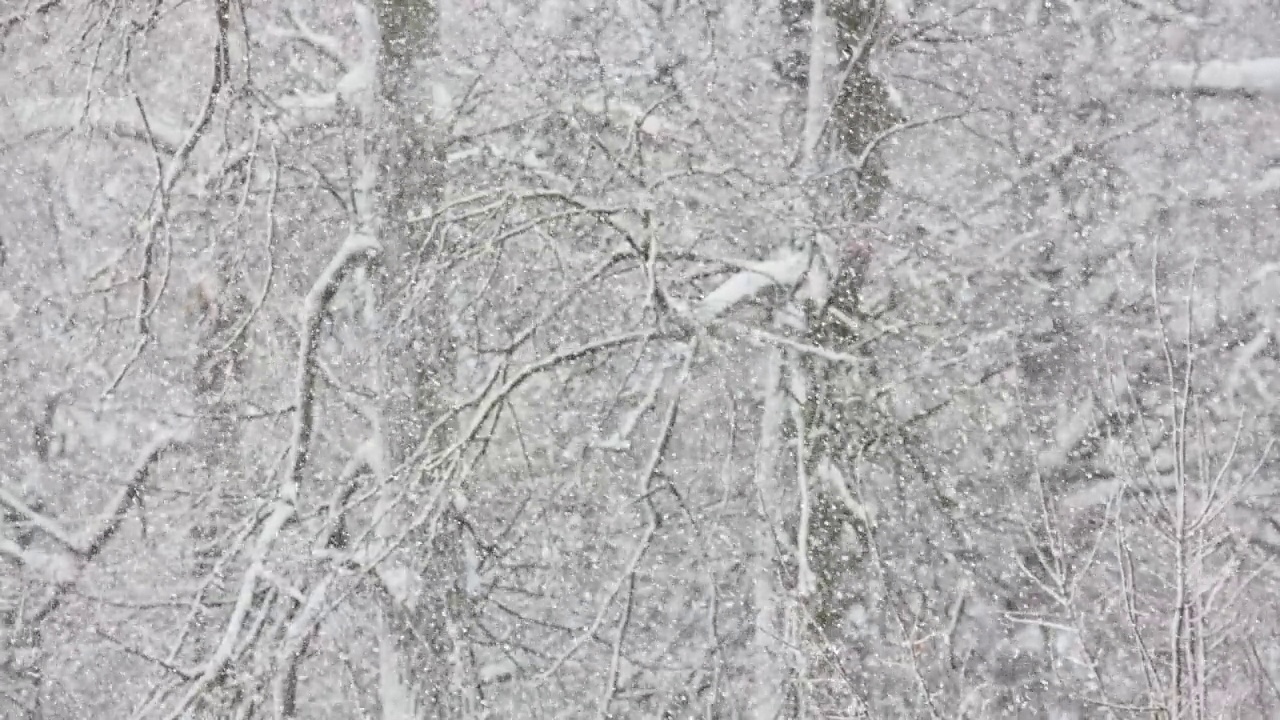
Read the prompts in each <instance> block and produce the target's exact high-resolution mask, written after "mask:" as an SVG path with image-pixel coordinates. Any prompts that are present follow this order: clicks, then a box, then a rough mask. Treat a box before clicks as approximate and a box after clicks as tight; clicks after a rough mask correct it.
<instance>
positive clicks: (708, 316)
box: [693, 250, 811, 322]
mask: <svg viewBox="0 0 1280 720" xmlns="http://www.w3.org/2000/svg"><path fill="white" fill-rule="evenodd" d="M810 262H811V258H810V256H809V254H808V253H805V252H802V251H799V250H790V251H786V252H782V253H780V254H779V255H778V256H777V257H776V258H774V259H773V260H767V261H765V262H761V263H749V264H746V267H747V268H748V269H747V270H743V271H742V272H739V273H736V274H734V275H733V276H732V277H730V278H729V279H728V280H725V281H724V282H723V283H721V284H720V287H717V288H716V289H715V290H712V291H711V292H710V293H708V294H707V296H706V297H704V298H703V299H702V302H700V303H698V305H697V306H696V307H695V308H694V310H693V316H694V318H695V319H697V320H698V321H700V322H710V321H712V320H715V319H717V318H719V317H721V316H722V315H724V314H725V313H727V312H729V310H731V309H733V308H734V307H735V306H736V305H738V304H739V303H742V302H745V301H747V300H749V299H751V298H753V297H756V296H757V295H759V294H760V293H761V292H764V291H765V290H767V289H769V288H771V287H774V286H776V285H782V286H794V285H795V284H796V283H798V282H800V279H801V278H802V277H804V274H805V272H806V271H807V270H808V269H809V265H810Z"/></svg>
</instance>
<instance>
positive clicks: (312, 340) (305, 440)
mask: <svg viewBox="0 0 1280 720" xmlns="http://www.w3.org/2000/svg"><path fill="white" fill-rule="evenodd" d="M381 250H382V246H381V245H380V244H379V243H378V241H377V240H376V239H375V238H373V237H371V236H369V235H364V234H361V233H353V234H351V235H350V236H349V237H348V238H347V239H346V241H345V242H343V244H342V247H341V248H339V249H338V252H337V253H336V254H335V255H334V256H333V259H331V260H330V261H329V265H328V267H326V268H325V269H324V272H322V273H320V277H318V278H316V281H315V283H314V284H313V285H312V286H311V291H310V292H308V293H307V297H306V299H305V300H304V301H303V306H302V337H300V338H299V339H298V370H297V372H298V375H297V381H296V385H295V402H294V408H295V410H294V416H293V439H292V442H291V444H290V448H289V465H288V474H287V475H286V476H285V480H284V484H283V487H282V490H281V496H282V497H283V498H284V499H285V500H286V501H288V502H294V501H296V500H297V498H298V487H299V486H300V485H301V483H302V469H303V467H305V466H306V464H307V455H308V454H309V453H310V450H311V431H312V422H313V419H314V415H315V408H314V404H313V402H314V397H313V390H314V387H315V379H316V348H317V347H319V345H320V324H321V322H322V321H323V320H324V314H325V312H326V311H327V308H328V306H329V301H330V300H332V299H333V295H334V293H336V292H337V291H338V286H339V285H340V284H342V281H343V279H344V278H346V276H347V273H349V272H351V270H352V269H354V268H355V267H356V265H358V264H360V263H364V262H369V261H370V260H372V259H373V258H374V257H375V256H377V254H378V253H379V252H381Z"/></svg>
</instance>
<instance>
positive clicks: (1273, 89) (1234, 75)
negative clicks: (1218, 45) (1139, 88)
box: [1147, 57, 1280, 97]
mask: <svg viewBox="0 0 1280 720" xmlns="http://www.w3.org/2000/svg"><path fill="white" fill-rule="evenodd" d="M1147 80H1148V82H1149V83H1150V84H1151V86H1152V87H1154V88H1156V89H1159V90H1182V91H1190V92H1198V93H1206V94H1236V95H1245V96H1249V97H1253V96H1270V97H1280V57H1270V58H1257V59H1254V60H1238V61H1234V62H1232V61H1226V60H1213V61H1210V62H1207V63H1187V62H1165V63H1156V64H1154V65H1152V67H1151V69H1150V71H1149V73H1148V78H1147Z"/></svg>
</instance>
